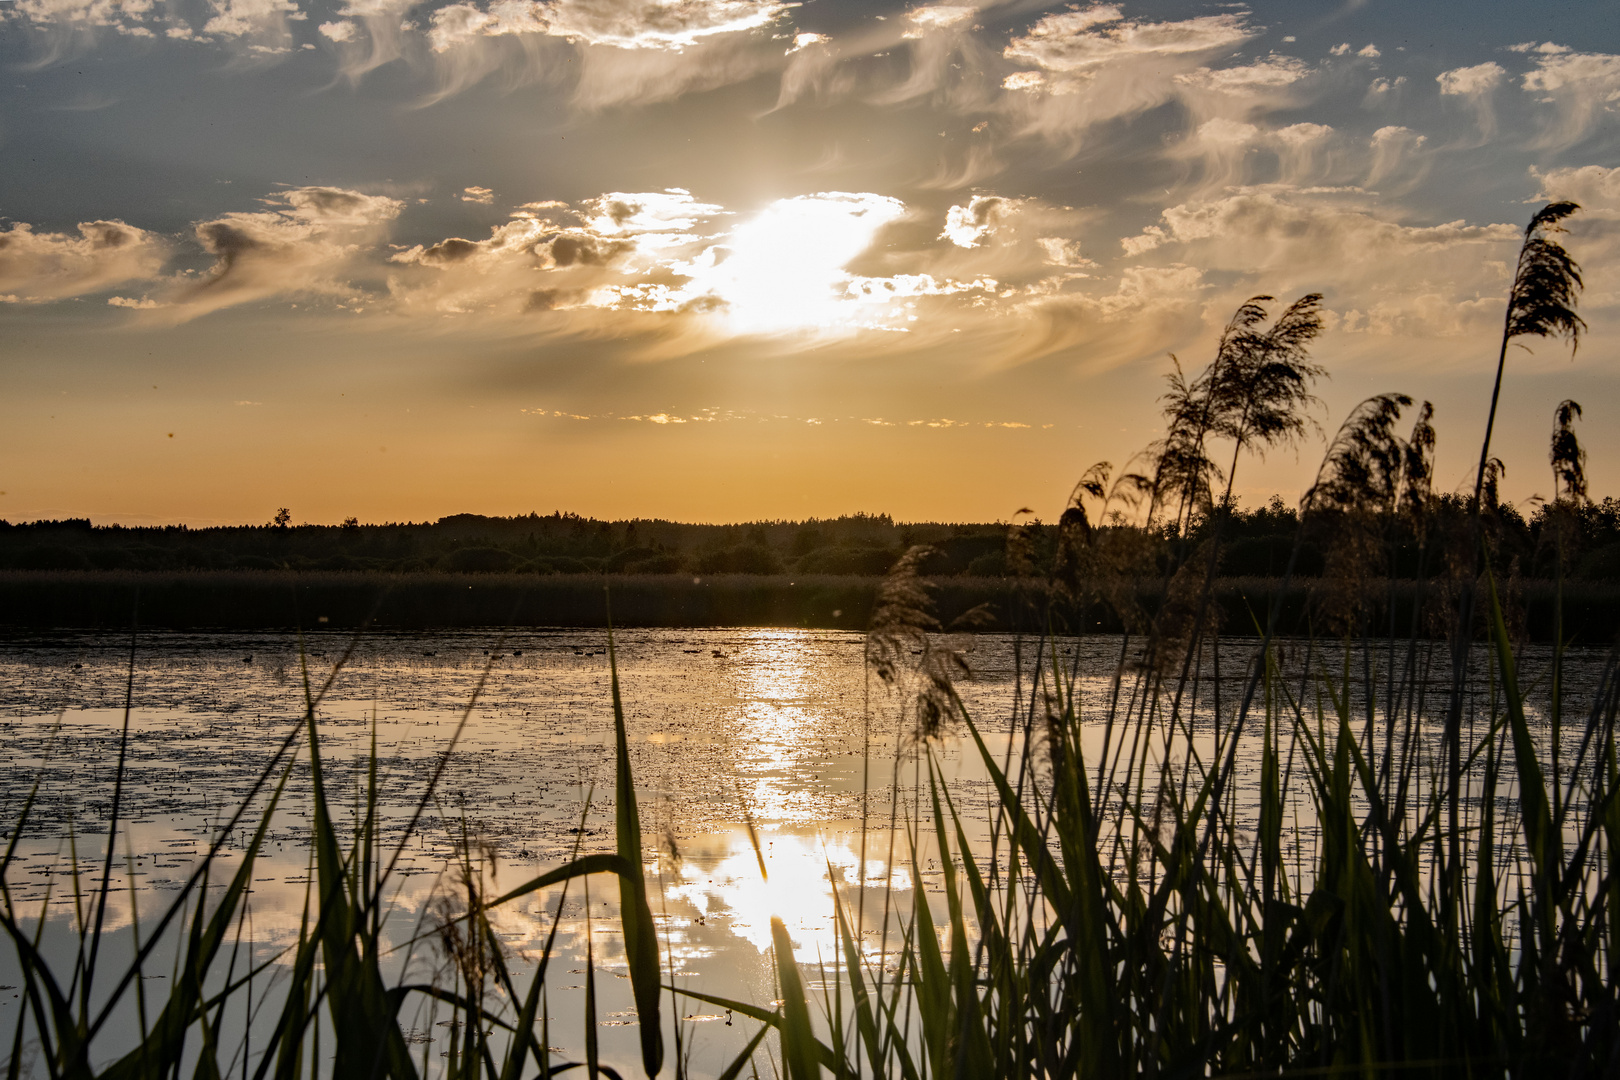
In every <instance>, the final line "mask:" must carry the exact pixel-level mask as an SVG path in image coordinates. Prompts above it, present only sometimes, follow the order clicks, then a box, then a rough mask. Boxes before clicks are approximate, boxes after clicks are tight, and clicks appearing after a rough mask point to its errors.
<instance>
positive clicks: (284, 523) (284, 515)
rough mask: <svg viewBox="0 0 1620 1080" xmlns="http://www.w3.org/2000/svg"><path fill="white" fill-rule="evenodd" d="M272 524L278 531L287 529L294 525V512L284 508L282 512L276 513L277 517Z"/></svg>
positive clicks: (272, 520)
mask: <svg viewBox="0 0 1620 1080" xmlns="http://www.w3.org/2000/svg"><path fill="white" fill-rule="evenodd" d="M270 524H272V525H274V526H275V527H276V528H278V529H285V528H287V527H288V526H289V525H291V524H292V511H291V510H288V509H287V508H286V507H285V506H283V507H282V508H281V509H280V510H277V511H276V516H275V517H274V518H272V519H271V521H270Z"/></svg>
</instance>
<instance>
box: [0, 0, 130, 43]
mask: <svg viewBox="0 0 1620 1080" xmlns="http://www.w3.org/2000/svg"><path fill="white" fill-rule="evenodd" d="M7 6H8V7H10V9H11V11H12V12H15V14H16V15H17V16H18V17H20V18H23V19H26V20H28V21H29V22H31V23H33V24H35V25H36V26H40V27H55V28H57V29H60V30H64V31H75V30H77V31H85V30H95V29H108V30H113V31H115V32H117V33H120V34H129V35H133V36H135V37H151V36H152V29H151V25H150V24H153V23H155V22H156V21H157V4H156V2H155V0H18V2H17V3H16V4H15V5H7Z"/></svg>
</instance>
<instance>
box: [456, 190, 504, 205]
mask: <svg viewBox="0 0 1620 1080" xmlns="http://www.w3.org/2000/svg"><path fill="white" fill-rule="evenodd" d="M459 197H460V199H461V201H462V202H470V203H478V204H479V205H480V206H491V205H493V204H494V202H495V193H494V192H493V191H491V190H490V189H489V188H487V187H469V188H462V189H461V195H460V196H459Z"/></svg>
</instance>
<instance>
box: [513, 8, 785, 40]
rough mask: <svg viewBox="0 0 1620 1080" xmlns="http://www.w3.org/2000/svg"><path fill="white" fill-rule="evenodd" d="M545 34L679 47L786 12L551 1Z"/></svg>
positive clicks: (766, 22) (757, 24)
mask: <svg viewBox="0 0 1620 1080" xmlns="http://www.w3.org/2000/svg"><path fill="white" fill-rule="evenodd" d="M539 6H541V7H542V8H544V9H545V12H546V14H545V18H546V22H547V25H548V29H547V33H549V34H551V35H552V36H554V37H562V38H567V39H568V40H570V41H574V42H579V43H583V44H586V45H609V46H612V47H614V48H618V49H672V50H680V49H685V48H688V47H690V46H692V45H695V44H697V43H698V42H699V41H701V40H702V39H704V38H706V37H712V36H714V35H717V34H736V33H740V32H742V31H745V30H757V29H759V28H760V27H763V26H768V25H770V24H771V23H772V22H774V21H775V20H776V19H777V17H778V16H780V15H782V14H783V13H784V12H786V11H787V9H788V5H787V4H785V3H781V2H779V0H674V2H671V0H553V2H552V3H549V4H542V5H539Z"/></svg>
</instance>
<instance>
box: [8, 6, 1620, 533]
mask: <svg viewBox="0 0 1620 1080" xmlns="http://www.w3.org/2000/svg"><path fill="white" fill-rule="evenodd" d="M1598 7H1599V6H1597V5H1594V6H1592V8H1591V9H1590V10H1586V9H1572V10H1570V11H1567V12H1562V13H1560V14H1557V15H1552V16H1547V17H1545V18H1543V17H1534V16H1532V14H1531V13H1529V12H1527V11H1524V10H1521V9H1519V8H1517V7H1515V6H1512V5H1506V4H1501V5H1486V6H1483V7H1481V6H1478V5H1449V4H1442V5H1435V6H1432V8H1431V7H1425V8H1424V9H1423V10H1421V11H1411V10H1405V9H1400V10H1397V9H1394V8H1390V9H1388V10H1385V9H1384V8H1383V7H1382V6H1380V5H1377V4H1349V5H1345V6H1344V7H1342V8H1338V9H1334V10H1332V11H1329V10H1327V9H1326V8H1324V9H1323V10H1322V11H1320V12H1317V11H1314V10H1312V11H1311V12H1306V11H1305V10H1303V9H1300V8H1298V7H1297V6H1296V5H1288V4H1282V3H1274V4H1262V3H1256V4H1253V5H1247V6H1232V5H1199V4H1193V3H1154V4H1146V3H1144V4H1097V3H1093V4H1090V5H1056V4H1054V5H1049V6H1045V7H1042V6H1036V7H1033V8H1031V7H1029V6H1028V5H1010V4H1005V5H995V4H990V5H975V4H934V5H917V6H905V5H872V4H865V3H853V2H845V0H815V2H813V3H806V4H802V5H791V4H784V3H780V2H778V0H458V2H453V3H442V2H436V0H429V2H426V3H411V2H409V0H206V2H203V0H198V2H195V3H191V2H188V0H156V2H154V0H110V2H109V0H96V2H94V3H91V2H88V0H17V2H16V3H14V4H8V5H4V7H3V8H0V63H3V64H4V65H5V66H6V67H7V69H8V75H7V79H6V85H5V86H4V87H0V96H3V97H4V113H3V114H0V115H3V117H4V119H3V120H0V301H3V302H0V378H3V380H4V384H3V385H4V387H5V391H6V392H5V394H4V395H3V396H0V401H3V402H4V404H3V405H0V410H3V412H0V420H3V424H0V430H3V431H4V434H3V435H0V492H4V494H0V517H5V518H7V519H10V520H27V519H31V518H36V517H57V516H90V517H92V518H93V519H95V520H97V521H125V522H131V523H135V522H159V521H163V522H167V521H186V522H192V523H207V522H240V521H258V520H267V519H268V518H269V517H270V515H271V514H273V513H274V512H275V509H276V508H277V507H278V506H289V507H291V508H292V510H293V514H294V519H295V520H299V521H304V520H308V521H332V522H335V521H337V520H340V519H342V518H344V517H347V516H349V515H351V514H354V515H358V516H359V517H361V518H362V519H363V520H398V519H418V520H420V519H423V518H433V517H438V516H442V515H445V514H449V513H455V512H467V511H470V512H481V513H493V514H510V513H526V512H528V511H530V510H538V511H541V512H549V511H550V510H552V509H565V510H573V511H577V512H581V513H586V514H594V515H599V516H638V515H641V516H664V517H675V518H682V519H707V520H746V519H751V518H759V517H804V516H828V515H836V514H840V513H847V512H853V511H858V510H865V511H871V512H889V513H893V514H895V515H897V516H899V517H902V518H909V519H920V518H927V519H946V520H962V519H989V518H998V517H1001V518H1004V517H1007V516H1009V515H1011V514H1012V513H1013V512H1014V511H1015V510H1017V509H1018V508H1020V507H1023V506H1030V507H1033V508H1036V510H1037V511H1038V512H1039V513H1041V514H1043V515H1044V516H1047V517H1051V516H1055V514H1056V513H1057V511H1058V509H1060V506H1061V502H1062V499H1063V497H1064V496H1065V495H1066V493H1067V492H1068V490H1069V488H1070V487H1071V486H1072V484H1073V481H1074V478H1075V477H1076V476H1078V474H1079V473H1080V472H1081V471H1082V470H1083V469H1084V468H1085V467H1086V466H1087V465H1089V464H1090V463H1091V462H1092V461H1095V460H1098V459H1108V460H1112V461H1114V462H1115V463H1116V464H1118V463H1122V462H1123V461H1124V460H1126V459H1127V458H1128V457H1129V456H1130V455H1131V454H1132V453H1134V452H1136V451H1137V450H1139V449H1141V447H1142V446H1143V445H1145V444H1146V443H1147V442H1148V441H1149V440H1150V439H1151V438H1153V437H1154V436H1155V435H1156V434H1157V430H1158V427H1157V425H1158V418H1157V412H1156V409H1157V405H1156V399H1157V396H1158V394H1159V393H1160V390H1161V387H1162V377H1163V374H1164V373H1165V371H1167V370H1168V368H1169V363H1170V361H1169V356H1168V355H1167V354H1169V353H1174V354H1176V355H1177V356H1178V357H1179V358H1180V359H1181V361H1182V362H1183V363H1184V364H1187V365H1197V364H1202V363H1203V362H1205V360H1206V359H1207V356H1208V353H1209V351H1210V349H1211V347H1212V342H1213V338H1214V335H1215V334H1216V332H1217V331H1218V329H1219V327H1220V325H1221V324H1222V323H1223V322H1224V321H1225V319H1226V317H1227V316H1228V315H1229V314H1230V312H1231V311H1232V309H1233V308H1234V307H1235V306H1236V304H1237V303H1238V302H1240V301H1241V300H1243V299H1245V298H1246V297H1248V296H1251V295H1254V294H1256V293H1267V294H1271V295H1274V296H1276V297H1278V298H1279V300H1280V301H1283V302H1286V301H1288V300H1291V299H1293V298H1295V297H1297V296H1298V295H1301V294H1303V293H1305V292H1309V291H1319V292H1322V293H1324V294H1325V296H1326V300H1325V306H1326V308H1327V320H1328V332H1327V333H1326V334H1325V335H1324V336H1323V337H1322V338H1321V339H1320V341H1319V342H1318V344H1317V346H1316V348H1315V355H1316V356H1317V358H1318V359H1319V360H1321V361H1322V362H1323V363H1324V364H1326V366H1327V367H1328V368H1329V370H1330V371H1331V372H1332V373H1333V380H1332V382H1331V383H1329V384H1327V385H1326V386H1325V387H1324V388H1323V397H1324V399H1325V401H1326V407H1325V409H1324V410H1323V412H1322V413H1321V415H1320V416H1319V419H1320V421H1321V422H1322V424H1323V426H1324V427H1325V428H1328V429H1331V428H1332V427H1333V426H1334V425H1336V423H1337V422H1338V420H1339V419H1340V418H1341V417H1342V416H1343V415H1344V413H1345V412H1347V411H1348V409H1349V408H1350V407H1351V406H1353V405H1354V403H1355V402H1356V401H1359V400H1360V399H1362V398H1363V397H1366V396H1367V395H1369V394H1372V393H1377V392H1383V391H1389V390H1399V391H1405V392H1407V393H1410V394H1412V395H1414V396H1416V397H1419V398H1428V399H1431V400H1433V401H1434V403H1435V406H1436V424H1437V427H1438V429H1439V432H1440V448H1439V453H1440V459H1439V465H1440V477H1439V479H1440V480H1441V482H1442V483H1444V484H1445V485H1447V486H1450V485H1453V484H1458V483H1461V482H1463V481H1464V480H1465V479H1467V476H1466V474H1467V470H1468V468H1469V465H1470V461H1469V458H1470V453H1469V451H1468V450H1467V448H1468V447H1470V446H1473V445H1477V439H1478V436H1479V429H1480V427H1481V425H1482V422H1483V414H1484V409H1485V403H1486V398H1487V395H1488V392H1489V391H1488V387H1489V378H1490V372H1491V368H1492V366H1493V363H1494V359H1495V356H1494V345H1495V340H1496V335H1497V333H1498V331H1499V328H1500V320H1501V309H1502V303H1503V297H1504V294H1505V289H1506V286H1507V283H1508V276H1509V273H1510V266H1511V261H1512V259H1513V257H1514V252H1515V247H1516V244H1517V238H1518V234H1519V230H1520V228H1521V227H1522V225H1523V222H1524V221H1525V220H1527V218H1528V216H1529V214H1530V213H1531V212H1532V211H1533V208H1534V206H1535V204H1537V203H1538V201H1540V200H1544V199H1548V198H1555V197H1557V198H1573V199H1576V200H1578V201H1580V202H1581V203H1582V204H1583V205H1584V207H1585V209H1584V210H1583V212H1582V213H1581V214H1580V215H1578V216H1577V218H1576V219H1574V231H1573V233H1572V234H1571V236H1570V238H1569V246H1570V249H1571V251H1572V253H1574V254H1575V256H1576V257H1577V258H1578V259H1579V260H1580V261H1581V262H1582V264H1583V266H1584V267H1585V269H1586V276H1587V282H1588V288H1587V291H1586V294H1585V296H1584V297H1583V299H1582V302H1581V312H1582V314H1583V315H1584V317H1585V318H1586V319H1587V321H1588V323H1589V324H1590V327H1591V330H1590V333H1589V334H1588V336H1587V338H1586V341H1585V343H1584V345H1583V347H1582V349H1581V351H1580V353H1579V355H1578V356H1577V357H1575V359H1574V360H1573V362H1571V360H1570V358H1569V356H1568V353H1567V350H1565V349H1563V348H1561V347H1560V346H1558V345H1556V344H1553V343H1546V344H1538V345H1537V347H1536V351H1535V353H1534V354H1533V355H1531V354H1525V353H1519V352H1516V353H1515V355H1514V356H1513V359H1512V363H1511V365H1510V383H1509V387H1508V394H1509V397H1508V401H1509V403H1510V405H1511V406H1512V408H1511V409H1510V410H1509V411H1508V413H1507V414H1505V415H1504V416H1503V417H1502V418H1501V420H1500V422H1499V431H1500V432H1501V436H1500V438H1501V439H1503V440H1504V441H1503V442H1501V443H1500V444H1499V445H1500V446H1501V448H1502V450H1503V457H1504V459H1505V460H1506V461H1507V464H1508V474H1507V480H1508V486H1507V494H1509V495H1510V496H1511V497H1513V498H1518V499H1522V498H1528V497H1529V496H1531V495H1532V494H1534V493H1537V492H1541V493H1543V494H1545V492H1546V489H1547V486H1548V485H1547V482H1546V481H1545V480H1543V479H1542V477H1543V474H1544V472H1545V464H1544V461H1545V438H1546V432H1547V429H1548V428H1549V426H1550V422H1551V419H1550V418H1551V411H1552V408H1553V406H1554V405H1555V404H1556V403H1557V402H1558V401H1559V400H1561V399H1563V398H1566V397H1574V398H1576V399H1578V400H1580V401H1581V402H1582V403H1583V405H1584V406H1585V407H1586V417H1587V424H1586V426H1585V428H1584V429H1583V437H1584V438H1585V439H1586V440H1587V443H1588V445H1589V448H1590V450H1591V459H1592V478H1593V484H1594V490H1595V491H1596V492H1597V493H1599V494H1606V493H1609V492H1611V491H1613V490H1615V489H1616V487H1617V482H1620V473H1615V472H1613V471H1611V470H1612V466H1611V465H1610V462H1613V461H1615V460H1617V457H1620V441H1617V438H1620V437H1616V436H1612V435H1611V434H1609V433H1610V432H1614V431H1620V425H1617V424H1615V423H1613V422H1612V420H1613V417H1612V416H1611V415H1610V414H1611V412H1613V411H1614V409H1615V408H1616V407H1620V394H1617V392H1616V383H1615V370H1616V366H1615V364H1614V360H1615V357H1616V347H1615V343H1614V342H1615V331H1616V330H1617V329H1620V325H1617V323H1620V320H1617V319H1616V312H1617V309H1620V304H1617V298H1620V286H1617V285H1616V284H1615V282H1616V281H1617V280H1620V258H1617V255H1620V243H1617V238H1620V227H1617V223H1620V170H1617V169H1616V168H1615V166H1614V162H1615V160H1616V156H1615V155H1616V151H1617V149H1620V106H1617V105H1616V102H1617V101H1620V31H1617V29H1616V28H1615V26H1614V25H1612V22H1613V21H1612V19H1606V18H1604V17H1603V16H1602V13H1601V12H1600V11H1599V10H1598ZM1561 11H1562V9H1561ZM1319 450H1320V446H1319V445H1318V444H1312V445H1309V446H1306V447H1304V448H1302V449H1301V451H1300V453H1299V454H1298V456H1297V457H1296V456H1295V455H1292V454H1286V453H1285V454H1279V455H1274V456H1273V457H1272V458H1271V459H1269V460H1267V461H1264V462H1261V461H1246V462H1245V463H1244V464H1243V465H1242V467H1241V471H1240V474H1239V477H1238V482H1237V490H1238V492H1239V493H1240V494H1241V495H1242V496H1244V497H1245V498H1247V499H1249V500H1250V501H1254V500H1259V499H1264V497H1265V496H1267V495H1269V494H1270V493H1271V492H1272V491H1280V492H1282V493H1284V494H1289V495H1292V494H1296V493H1297V492H1298V491H1299V490H1300V488H1301V487H1302V486H1303V485H1304V484H1305V483H1306V482H1307V478H1308V476H1309V474H1310V473H1311V472H1312V471H1313V470H1314V467H1315V463H1316V460H1317V457H1318V455H1319Z"/></svg>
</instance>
